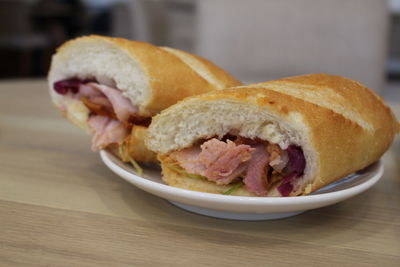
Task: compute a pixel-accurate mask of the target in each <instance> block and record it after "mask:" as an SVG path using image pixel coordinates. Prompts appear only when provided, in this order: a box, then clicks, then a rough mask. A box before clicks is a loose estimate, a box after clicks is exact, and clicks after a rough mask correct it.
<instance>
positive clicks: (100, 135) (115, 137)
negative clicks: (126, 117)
mask: <svg viewBox="0 0 400 267" xmlns="http://www.w3.org/2000/svg"><path fill="white" fill-rule="evenodd" d="M88 123H89V127H90V128H91V130H92V132H93V138H92V150H93V151H96V150H98V149H103V148H105V147H107V146H108V145H110V144H121V143H122V142H123V141H124V139H125V138H126V137H127V136H128V134H129V132H128V130H127V129H126V128H125V127H124V125H123V124H122V123H121V122H119V121H118V120H113V119H111V118H108V117H105V116H99V115H95V116H91V117H90V118H89V121H88Z"/></svg>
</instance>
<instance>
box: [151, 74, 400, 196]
mask: <svg viewBox="0 0 400 267" xmlns="http://www.w3.org/2000/svg"><path fill="white" fill-rule="evenodd" d="M190 110H195V111H194V112H199V111H200V110H202V111H203V114H202V116H203V117H205V118H207V119H204V120H201V121H200V122H199V123H198V124H194V123H190V121H196V120H199V117H197V116H196V114H195V113H194V112H191V111H190ZM179 114H183V117H180V116H179ZM227 114H229V117H228V116H227ZM249 114H250V115H249ZM171 116H174V118H175V120H176V121H180V124H179V125H178V126H172V125H170V124H171V123H172V121H170V120H169V118H170V117H171ZM230 118H234V119H232V120H230ZM235 121H236V122H235ZM270 123H274V125H277V127H275V129H277V130H276V132H275V133H272V135H271V133H270V134H265V132H266V131H265V129H266V125H269V124H270ZM249 125H250V127H249ZM171 128H173V130H171ZM161 129H165V130H164V131H162V130H161ZM232 130H233V131H234V132H235V133H239V135H242V136H245V137H249V138H255V137H258V138H260V139H263V140H267V141H270V142H273V143H279V144H280V145H281V147H282V146H283V147H284V146H285V145H287V143H288V142H289V143H293V144H297V145H300V146H302V148H303V150H304V154H305V157H306V162H307V164H306V170H305V174H304V176H303V178H302V179H299V180H301V181H299V184H297V185H296V186H297V188H296V190H295V191H294V195H299V194H308V193H310V192H313V191H315V190H317V189H319V188H321V187H323V186H325V185H327V184H329V183H331V182H333V181H335V180H337V179H339V178H341V177H344V176H346V175H348V174H350V173H353V172H355V171H357V170H360V169H362V168H364V167H366V166H368V165H369V164H371V163H373V162H374V161H376V160H378V159H379V158H380V157H381V156H382V155H383V153H384V152H385V151H386V150H387V149H388V148H389V146H390V144H391V142H392V141H393V138H394V135H395V134H396V133H397V132H398V131H399V124H398V122H397V120H396V119H395V117H394V115H393V113H392V112H391V111H390V109H389V108H388V107H387V106H386V105H385V104H384V103H383V101H382V100H381V99H380V98H379V97H378V96H376V95H375V94H374V93H372V92H371V91H370V90H369V89H368V88H366V87H365V86H363V85H362V84H360V83H358V82H355V81H352V80H350V79H346V78H343V77H339V76H333V75H327V74H311V75H304V76H297V77H290V78H286V79H281V80H275V81H270V82H265V83H257V84H253V85H247V86H241V87H236V88H231V89H226V90H223V91H218V92H211V93H208V94H204V95H200V96H195V97H191V98H188V99H186V100H184V101H182V102H180V103H179V104H177V105H175V106H172V107H171V108H169V109H167V110H165V111H164V112H162V113H161V114H160V115H158V116H156V117H155V118H154V120H153V122H152V124H151V126H150V128H149V132H148V138H147V140H146V142H147V145H148V147H149V148H150V149H152V150H153V151H156V152H158V153H160V154H166V155H167V154H168V153H169V152H171V151H173V150H176V149H182V148H184V147H189V146H191V145H192V144H194V143H195V142H196V141H197V140H199V139H206V138H210V137H212V136H216V135H217V136H223V135H224V134H226V133H228V132H232ZM165 131H168V132H169V134H167V133H166V132H165ZM277 132H278V133H280V134H285V132H286V133H288V134H286V135H283V139H284V140H283V141H282V140H281V139H279V138H278V139H277V138H275V137H276V135H277ZM282 132H283V133H282ZM296 134H297V135H296ZM185 135H186V136H190V137H187V138H183V140H182V138H180V137H182V136H185ZM171 136H172V138H171ZM171 139H172V140H173V141H168V140H171ZM281 141H282V142H281ZM166 180H167V181H168V178H166Z"/></svg>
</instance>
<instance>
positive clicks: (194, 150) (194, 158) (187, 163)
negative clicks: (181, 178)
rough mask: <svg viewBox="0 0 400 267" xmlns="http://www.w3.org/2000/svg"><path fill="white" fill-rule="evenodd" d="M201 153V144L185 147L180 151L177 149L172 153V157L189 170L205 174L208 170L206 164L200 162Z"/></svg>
mask: <svg viewBox="0 0 400 267" xmlns="http://www.w3.org/2000/svg"><path fill="white" fill-rule="evenodd" d="M200 153H201V148H200V146H194V147H189V148H185V149H183V150H180V151H175V152H172V153H171V154H170V157H171V158H173V159H175V160H176V161H177V162H178V164H179V165H180V166H181V167H182V168H184V169H185V170H186V171H187V172H189V173H193V174H200V175H203V173H204V171H205V170H206V168H207V167H206V165H204V164H202V163H201V162H199V160H198V158H199V154H200Z"/></svg>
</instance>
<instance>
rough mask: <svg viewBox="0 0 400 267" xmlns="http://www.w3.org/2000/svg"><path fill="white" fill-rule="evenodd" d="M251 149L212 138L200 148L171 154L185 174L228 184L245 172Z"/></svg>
mask: <svg viewBox="0 0 400 267" xmlns="http://www.w3.org/2000/svg"><path fill="white" fill-rule="evenodd" d="M252 150H253V149H252V148H251V147H250V146H248V145H236V144H235V143H233V142H232V141H229V140H228V142H227V143H225V142H222V141H219V140H218V139H216V138H213V139H211V140H209V141H207V142H205V143H204V144H203V145H202V146H201V147H192V148H187V149H184V150H181V151H175V152H173V153H171V155H170V156H171V157H172V158H173V159H175V160H176V161H177V162H178V163H179V165H180V166H181V167H182V168H184V169H185V170H186V171H187V172H189V173H193V174H199V175H202V176H205V177H206V178H207V179H208V180H210V181H213V182H216V183H217V184H229V183H231V182H232V181H233V180H235V179H236V178H237V177H239V176H240V175H241V174H242V173H243V172H244V171H245V170H246V164H245V163H246V161H248V160H249V159H250V154H251V151H252Z"/></svg>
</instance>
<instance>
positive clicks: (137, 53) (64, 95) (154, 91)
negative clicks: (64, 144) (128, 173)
mask: <svg viewBox="0 0 400 267" xmlns="http://www.w3.org/2000/svg"><path fill="white" fill-rule="evenodd" d="M48 81H49V87H50V95H51V98H52V101H53V103H54V104H55V105H56V107H57V108H58V109H60V110H61V111H62V113H63V114H64V116H65V117H66V118H68V119H69V120H70V121H72V122H73V123H74V124H76V125H78V126H79V127H81V128H82V129H84V130H85V131H86V132H88V133H90V134H92V135H93V139H92V149H93V150H98V149H105V148H109V149H111V150H114V151H120V153H119V155H120V156H121V158H122V159H123V160H124V161H128V159H134V160H137V161H141V162H153V161H156V157H155V154H154V153H153V152H151V151H149V150H147V148H146V146H145V144H144V136H145V133H146V130H147V127H148V125H149V124H150V122H151V119H152V117H153V116H154V115H155V114H157V113H159V112H160V111H161V110H163V109H164V108H166V107H169V106H170V105H172V104H175V103H176V102H177V101H179V100H181V99H183V98H185V97H188V96H192V95H196V94H200V93H205V92H209V91H213V90H218V89H223V88H225V87H229V86H235V85H239V84H240V82H238V81H237V80H236V79H235V78H233V77H232V76H230V75H229V74H227V73H226V72H225V71H223V70H222V69H220V68H218V67H217V66H215V65H214V64H213V63H211V62H209V61H207V60H205V59H203V58H200V57H198V56H195V55H191V54H188V53H185V52H183V51H179V50H176V49H172V48H168V47H157V46H153V45H151V44H147V43H143V42H136V41H129V40H125V39H120V38H110V37H102V36H86V37H81V38H77V39H75V40H72V41H69V42H67V43H65V44H64V45H62V46H61V47H60V48H59V49H58V50H57V53H56V54H55V55H54V56H53V59H52V63H51V68H50V71H49V75H48Z"/></svg>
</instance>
